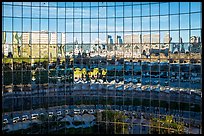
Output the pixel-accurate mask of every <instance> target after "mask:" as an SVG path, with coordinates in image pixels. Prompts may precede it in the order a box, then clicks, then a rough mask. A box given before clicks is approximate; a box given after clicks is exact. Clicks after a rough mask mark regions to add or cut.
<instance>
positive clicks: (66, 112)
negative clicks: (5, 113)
mask: <svg viewBox="0 0 204 136" xmlns="http://www.w3.org/2000/svg"><path fill="white" fill-rule="evenodd" d="M63 113H64V114H63ZM85 113H87V114H94V113H95V110H93V109H89V110H88V109H73V110H71V109H69V110H68V109H66V110H64V112H63V111H62V110H58V111H57V112H56V114H55V113H54V111H49V112H48V114H47V115H48V117H49V118H50V117H53V116H54V115H55V116H57V117H58V116H62V117H63V116H66V115H82V114H85ZM40 116H45V113H43V112H41V113H40V114H39V113H33V114H31V120H36V119H39V117H40ZM26 120H30V119H29V115H22V116H21V117H20V116H17V117H14V118H13V119H12V120H11V122H13V123H14V124H15V123H17V122H20V121H22V122H24V121H26ZM2 123H3V124H4V125H6V124H9V120H8V119H7V118H4V119H3V122H2Z"/></svg>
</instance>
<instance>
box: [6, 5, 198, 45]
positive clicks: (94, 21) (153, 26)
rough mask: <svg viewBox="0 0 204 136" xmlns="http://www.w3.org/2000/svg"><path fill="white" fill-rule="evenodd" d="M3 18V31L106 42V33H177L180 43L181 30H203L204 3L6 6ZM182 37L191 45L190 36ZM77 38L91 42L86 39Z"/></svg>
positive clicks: (173, 36) (173, 38)
mask: <svg viewBox="0 0 204 136" xmlns="http://www.w3.org/2000/svg"><path fill="white" fill-rule="evenodd" d="M191 12H193V13H191ZM189 13H191V14H189ZM169 14H170V16H169ZM179 14H180V15H179ZM159 15H160V16H159ZM2 16H3V22H2V25H3V31H19V32H32V31H42V30H45V31H48V32H66V33H96V34H94V35H91V37H92V38H93V39H96V38H97V37H98V34H97V33H104V34H103V35H101V36H102V37H100V39H104V40H105V36H106V34H105V33H106V32H108V33H113V34H114V33H120V32H121V33H122V32H124V33H125V32H128V31H129V32H130V33H132V32H133V33H138V34H139V33H141V31H146V32H147V33H150V30H151V31H155V32H158V33H159V30H161V31H168V30H173V31H172V35H171V37H172V40H173V41H174V42H178V40H177V38H176V37H179V33H178V31H179V29H182V30H184V29H185V30H186V29H187V30H188V29H200V28H201V2H180V3H179V2H170V3H167V2H163V3H157V2H151V4H150V3H149V2H144V3H140V2H133V5H132V2H116V3H114V2H74V3H73V2H13V3H11V2H4V3H3V12H2ZM12 18H13V19H12ZM181 34H182V35H180V36H181V37H182V38H183V41H184V42H189V37H190V36H189V33H186V32H184V33H182V31H181ZM191 34H192V33H191ZM193 34H194V35H197V36H200V35H201V34H200V31H194V32H193ZM74 37H77V38H78V39H79V40H81V39H83V41H84V42H90V38H88V37H87V38H86V37H85V38H84V37H82V35H78V34H75V36H74Z"/></svg>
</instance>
